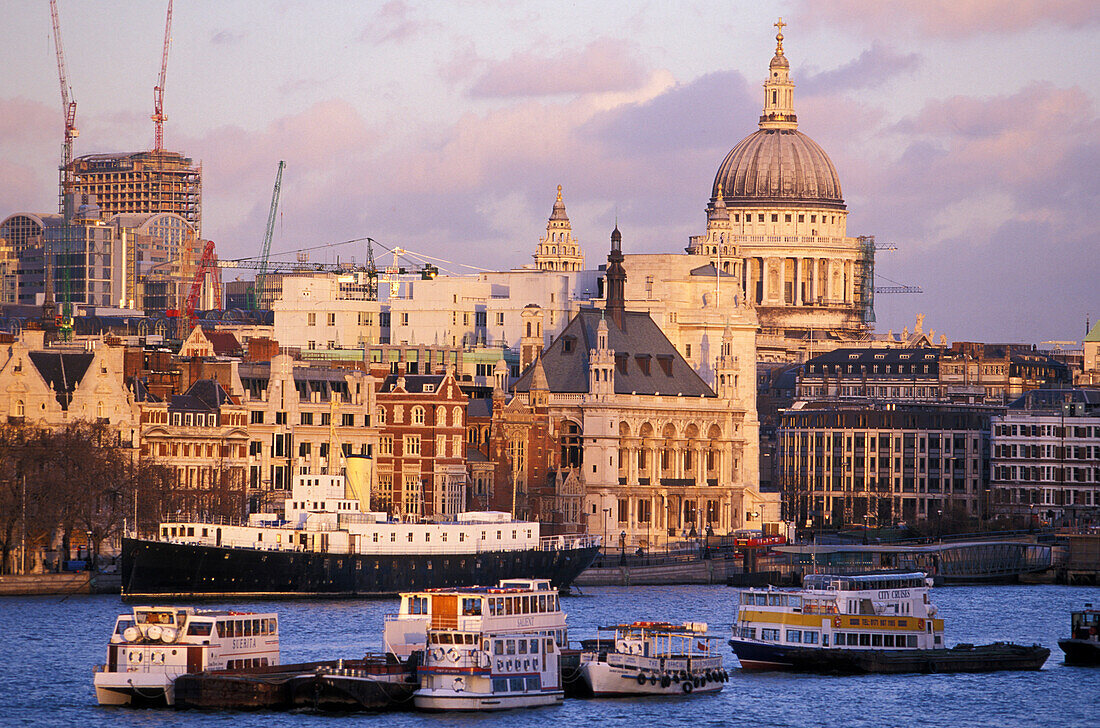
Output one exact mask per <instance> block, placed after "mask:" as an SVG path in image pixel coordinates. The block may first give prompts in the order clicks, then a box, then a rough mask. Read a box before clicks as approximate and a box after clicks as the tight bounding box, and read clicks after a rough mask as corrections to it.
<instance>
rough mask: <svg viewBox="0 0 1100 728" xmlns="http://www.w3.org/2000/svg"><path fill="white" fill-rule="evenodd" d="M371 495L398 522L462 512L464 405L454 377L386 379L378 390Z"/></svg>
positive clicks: (445, 375)
mask: <svg viewBox="0 0 1100 728" xmlns="http://www.w3.org/2000/svg"><path fill="white" fill-rule="evenodd" d="M377 400H378V405H377V409H376V412H375V414H376V418H377V422H378V426H379V428H380V436H379V443H378V452H377V455H376V458H375V460H376V463H377V465H376V467H377V496H378V500H379V501H380V506H381V507H382V508H384V509H386V510H388V511H389V512H390V513H392V514H394V515H397V516H399V517H400V518H402V519H403V520H409V521H417V520H421V519H425V518H435V517H440V516H450V515H453V514H455V513H459V512H461V511H463V510H465V509H466V448H465V433H466V403H467V397H466V395H465V394H464V393H463V392H462V390H461V389H459V387H458V383H457V382H456V381H455V378H454V375H453V374H451V373H450V372H448V373H447V374H409V375H406V374H404V373H401V372H399V373H398V374H391V375H389V376H388V377H386V378H385V379H384V380H383V381H382V383H381V386H380V387H379V390H378V395H377Z"/></svg>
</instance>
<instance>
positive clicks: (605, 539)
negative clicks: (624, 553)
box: [603, 508, 611, 550]
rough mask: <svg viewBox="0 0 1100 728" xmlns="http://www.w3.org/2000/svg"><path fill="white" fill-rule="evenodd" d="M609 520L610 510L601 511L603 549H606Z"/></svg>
mask: <svg viewBox="0 0 1100 728" xmlns="http://www.w3.org/2000/svg"><path fill="white" fill-rule="evenodd" d="M609 520H611V509H610V508H604V509H603V548H604V550H606V549H607V522H608V521H609Z"/></svg>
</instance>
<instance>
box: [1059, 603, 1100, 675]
mask: <svg viewBox="0 0 1100 728" xmlns="http://www.w3.org/2000/svg"><path fill="white" fill-rule="evenodd" d="M1070 619H1071V631H1070V636H1069V637H1068V638H1067V639H1062V640H1058V646H1059V647H1061V648H1062V652H1064V653H1065V654H1066V664H1067V665H1100V609H1093V608H1092V605H1091V604H1086V605H1085V608H1084V609H1083V610H1081V611H1080V612H1073V614H1072V616H1071V618H1070Z"/></svg>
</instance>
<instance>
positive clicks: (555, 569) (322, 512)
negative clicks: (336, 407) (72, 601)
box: [121, 475, 600, 600]
mask: <svg viewBox="0 0 1100 728" xmlns="http://www.w3.org/2000/svg"><path fill="white" fill-rule="evenodd" d="M358 495H359V492H358V491H357V490H356V489H355V488H353V487H352V486H351V485H350V484H349V483H347V482H345V478H344V476H342V475H295V477H294V479H293V481H292V490H291V493H290V497H289V498H287V499H286V501H285V504H284V508H283V510H282V513H281V514H272V513H254V514H252V515H251V516H249V519H248V521H246V522H241V523H225V522H221V523H210V522H203V521H196V520H179V521H171V522H165V523H162V524H160V532H159V537H158V538H156V539H139V538H124V539H123V541H122V570H121V574H122V595H123V598H124V599H127V600H145V599H149V598H153V597H161V598H163V597H172V598H174V599H217V598H224V597H241V596H249V597H253V598H258V597H287V596H302V595H307V594H308V595H325V596H357V595H380V594H393V595H396V594H399V593H401V592H405V591H410V590H415V589H429V588H439V587H455V586H472V585H475V584H486V583H496V582H497V581H499V580H501V579H512V578H542V579H549V580H550V581H551V583H552V584H553V585H554V586H555V587H557V588H565V587H567V586H568V585H569V584H570V582H572V581H573V579H574V578H576V576H577V575H578V574H580V573H581V572H582V571H584V570H585V569H586V568H588V566H589V565H590V564H591V563H592V561H593V559H595V558H596V555H597V554H598V553H599V546H600V539H599V537H598V536H589V535H585V534H581V535H558V536H543V535H542V533H541V526H540V524H539V523H538V522H536V521H520V520H515V519H513V518H512V516H511V514H508V513H501V512H496V511H474V512H464V513H457V514H454V515H453V516H449V517H447V519H444V520H436V521H431V522H409V521H398V520H394V519H392V518H390V517H389V515H388V514H386V513H380V512H371V511H366V510H364V509H363V508H362V503H361V501H360V500H359V499H358V497H357V496H358Z"/></svg>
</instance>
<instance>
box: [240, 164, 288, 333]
mask: <svg viewBox="0 0 1100 728" xmlns="http://www.w3.org/2000/svg"><path fill="white" fill-rule="evenodd" d="M285 167H286V162H284V161H283V160H281V159H280V160H279V171H278V172H276V174H275V189H274V190H272V191H271V209H270V210H268V213H267V230H265V231H264V244H263V247H262V248H261V250H260V265H259V268H258V269H257V272H256V280H255V281H254V282H253V284H252V288H251V289H249V294H248V307H249V308H250V309H252V310H253V311H255V310H256V309H258V308H259V307H260V305H259V304H260V298H261V297H262V296H263V290H264V289H263V285H264V279H265V278H266V277H267V261H268V258H270V257H271V236H272V235H273V234H274V233H275V212H276V211H277V210H278V209H279V189H280V188H281V187H282V184H283V168H285Z"/></svg>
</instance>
